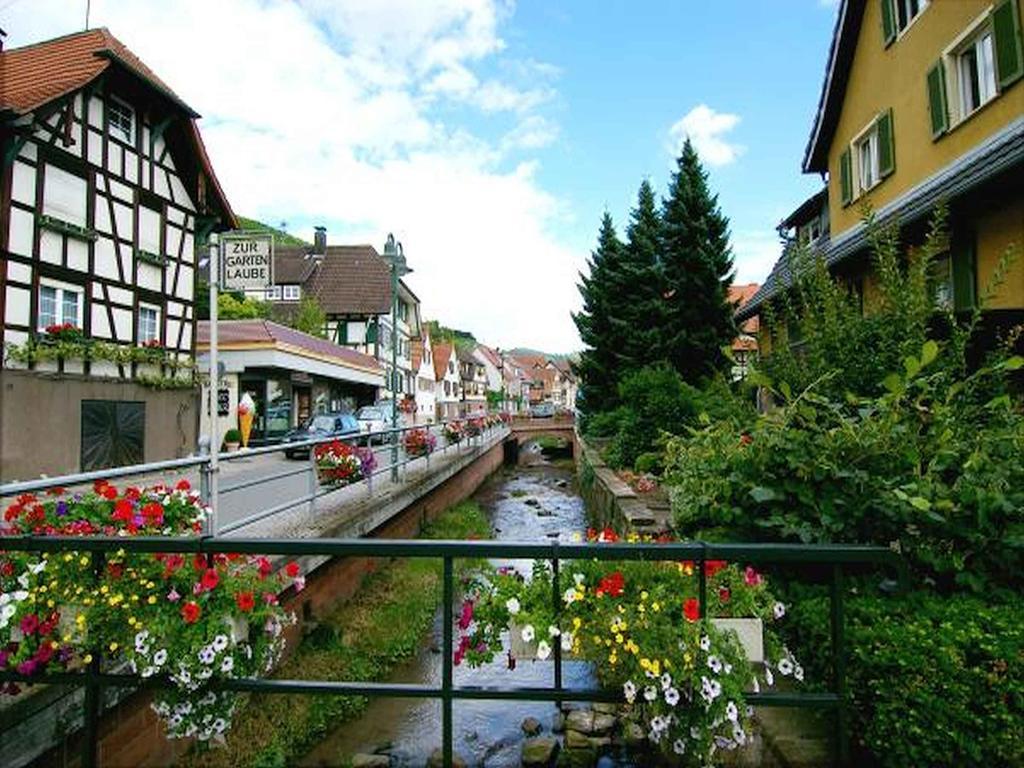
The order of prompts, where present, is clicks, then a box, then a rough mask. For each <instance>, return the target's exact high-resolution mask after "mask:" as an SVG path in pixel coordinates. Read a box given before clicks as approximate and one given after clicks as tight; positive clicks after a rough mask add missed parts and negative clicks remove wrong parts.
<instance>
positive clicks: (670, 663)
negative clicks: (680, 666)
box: [664, 659, 672, 669]
mask: <svg viewBox="0 0 1024 768" xmlns="http://www.w3.org/2000/svg"><path fill="white" fill-rule="evenodd" d="M664 662H665V669H672V662H671V661H669V660H668V659H665V660H664Z"/></svg>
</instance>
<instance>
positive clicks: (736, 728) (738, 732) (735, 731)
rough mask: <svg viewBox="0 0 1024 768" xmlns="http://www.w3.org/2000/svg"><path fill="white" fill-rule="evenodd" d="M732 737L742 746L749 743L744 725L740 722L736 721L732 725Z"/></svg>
mask: <svg viewBox="0 0 1024 768" xmlns="http://www.w3.org/2000/svg"><path fill="white" fill-rule="evenodd" d="M732 738H733V740H734V741H735V742H736V743H737V744H739V745H741V746H742V745H743V744H746V743H747V734H746V731H744V730H743V726H742V725H740V724H739V723H735V724H733V726H732Z"/></svg>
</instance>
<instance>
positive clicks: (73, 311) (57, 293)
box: [36, 280, 84, 331]
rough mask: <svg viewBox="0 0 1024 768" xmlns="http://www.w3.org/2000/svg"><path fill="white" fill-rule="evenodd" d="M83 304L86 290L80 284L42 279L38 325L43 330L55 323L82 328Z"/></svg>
mask: <svg viewBox="0 0 1024 768" xmlns="http://www.w3.org/2000/svg"><path fill="white" fill-rule="evenodd" d="M83 305H84V292H83V290H82V288H80V287H79V286H74V285H69V284H67V283H58V282H56V281H52V280H43V281H40V285H39V311H38V313H37V314H38V322H37V323H36V327H37V328H38V329H39V330H40V331H43V330H46V328H48V327H50V326H53V325H64V324H65V323H69V324H71V325H72V326H74V327H75V328H81V327H82V307H83Z"/></svg>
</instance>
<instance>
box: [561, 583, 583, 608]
mask: <svg viewBox="0 0 1024 768" xmlns="http://www.w3.org/2000/svg"><path fill="white" fill-rule="evenodd" d="M577 599H579V595H578V594H577V593H576V590H575V589H573V588H572V587H569V588H568V589H567V590H565V594H564V595H562V600H564V601H565V604H566V605H572V604H573V603H574V602H576V600H577Z"/></svg>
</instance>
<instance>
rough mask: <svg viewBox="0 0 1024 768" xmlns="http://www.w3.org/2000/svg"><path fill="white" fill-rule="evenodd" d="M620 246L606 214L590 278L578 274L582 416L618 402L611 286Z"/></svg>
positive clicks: (617, 341) (619, 259) (577, 367)
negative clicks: (581, 342) (580, 304)
mask: <svg viewBox="0 0 1024 768" xmlns="http://www.w3.org/2000/svg"><path fill="white" fill-rule="evenodd" d="M623 256H624V254H623V245H622V242H621V241H620V240H619V237H618V235H617V234H616V232H615V225H614V224H613V223H612V217H611V214H609V213H608V212H607V211H605V214H604V216H603V218H602V219H601V229H600V232H599V233H598V237H597V248H596V250H594V251H593V253H592V254H591V257H590V261H589V262H588V266H589V267H590V274H589V275H583V274H581V275H580V283H579V286H578V287H579V291H580V295H581V296H582V297H583V309H582V310H581V311H580V312H579V313H575V314H573V316H572V319H573V322H575V323H576V328H577V329H578V330H579V333H580V339H581V340H582V341H583V346H584V349H583V351H582V352H581V353H580V356H579V360H578V361H577V362H576V363H575V365H574V370H575V372H576V374H577V376H578V377H579V401H580V402H579V406H580V409H581V410H582V412H583V413H584V414H588V415H590V414H595V413H599V412H601V411H606V410H611V409H612V408H614V407H615V405H616V402H617V391H616V388H617V382H618V363H619V360H618V355H617V349H618V348H619V345H620V344H621V338H620V336H619V335H618V331H616V330H613V329H615V328H617V327H618V326H619V324H618V323H616V322H615V321H614V320H613V314H614V313H615V312H616V311H617V302H616V301H615V294H614V290H615V288H614V286H615V285H617V284H618V283H619V278H618V273H619V271H620V270H621V264H622V259H623Z"/></svg>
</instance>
